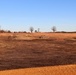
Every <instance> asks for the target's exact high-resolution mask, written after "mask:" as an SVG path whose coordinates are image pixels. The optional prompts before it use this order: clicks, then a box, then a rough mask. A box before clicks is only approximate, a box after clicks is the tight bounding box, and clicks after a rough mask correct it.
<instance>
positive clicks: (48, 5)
mask: <svg viewBox="0 0 76 75" xmlns="http://www.w3.org/2000/svg"><path fill="white" fill-rule="evenodd" d="M31 26H32V27H34V29H35V30H36V29H38V28H40V31H43V32H50V31H51V27H52V26H56V28H57V31H76V0H0V28H1V29H4V30H11V31H29V28H30V27H31Z"/></svg>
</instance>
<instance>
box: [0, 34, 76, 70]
mask: <svg viewBox="0 0 76 75" xmlns="http://www.w3.org/2000/svg"><path fill="white" fill-rule="evenodd" d="M28 38H29V39H28ZM69 64H76V33H72V34H71V33H70V34H69V33H36V34H35V33H32V34H27V33H23V34H22V33H20V34H19V33H17V34H14V33H10V34H8V33H2V34H1V35H0V70H10V69H20V68H32V67H44V66H57V65H69Z"/></svg>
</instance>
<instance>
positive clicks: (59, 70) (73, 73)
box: [0, 65, 76, 75]
mask: <svg viewBox="0 0 76 75" xmlns="http://www.w3.org/2000/svg"><path fill="white" fill-rule="evenodd" d="M0 75H76V65H65V66H52V67H40V68H27V69H18V70H8V71H0Z"/></svg>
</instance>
